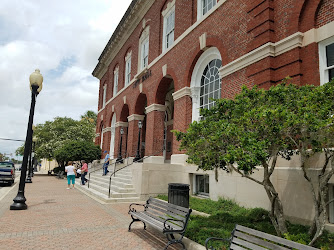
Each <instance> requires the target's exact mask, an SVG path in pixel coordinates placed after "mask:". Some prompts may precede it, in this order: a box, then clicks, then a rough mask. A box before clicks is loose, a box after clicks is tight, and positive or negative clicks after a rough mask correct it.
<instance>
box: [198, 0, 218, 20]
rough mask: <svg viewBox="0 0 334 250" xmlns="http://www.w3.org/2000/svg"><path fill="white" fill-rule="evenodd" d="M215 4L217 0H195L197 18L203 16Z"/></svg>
mask: <svg viewBox="0 0 334 250" xmlns="http://www.w3.org/2000/svg"><path fill="white" fill-rule="evenodd" d="M216 4H217V0H197V7H198V8H197V19H199V18H201V17H202V16H204V15H205V14H206V13H208V11H209V10H211V9H212V8H213V7H214V6H215V5H216Z"/></svg>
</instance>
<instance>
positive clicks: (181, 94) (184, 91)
mask: <svg viewBox="0 0 334 250" xmlns="http://www.w3.org/2000/svg"><path fill="white" fill-rule="evenodd" d="M172 96H173V99H174V101H176V100H178V99H181V98H182V97H184V96H191V90H190V87H184V88H182V89H179V90H178V91H176V92H174V93H173V94H172Z"/></svg>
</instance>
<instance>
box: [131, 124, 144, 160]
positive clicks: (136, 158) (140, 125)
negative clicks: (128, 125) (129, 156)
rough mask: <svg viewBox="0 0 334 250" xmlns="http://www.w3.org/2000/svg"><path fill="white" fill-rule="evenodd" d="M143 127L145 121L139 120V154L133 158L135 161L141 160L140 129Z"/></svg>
mask: <svg viewBox="0 0 334 250" xmlns="http://www.w3.org/2000/svg"><path fill="white" fill-rule="evenodd" d="M142 127H143V123H142V121H138V128H139V131H138V145H137V154H136V156H135V158H134V159H133V161H139V160H140V152H139V150H140V130H141V128H142Z"/></svg>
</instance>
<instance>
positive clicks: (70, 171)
mask: <svg viewBox="0 0 334 250" xmlns="http://www.w3.org/2000/svg"><path fill="white" fill-rule="evenodd" d="M72 164H73V162H72V161H69V162H68V165H67V166H66V167H65V172H66V173H67V185H68V187H67V189H70V184H71V181H72V185H73V188H74V184H75V176H76V175H77V172H76V170H75V167H74V166H72Z"/></svg>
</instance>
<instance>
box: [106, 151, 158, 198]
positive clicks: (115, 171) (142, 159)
mask: <svg viewBox="0 0 334 250" xmlns="http://www.w3.org/2000/svg"><path fill="white" fill-rule="evenodd" d="M163 151H164V149H162V150H159V151H156V152H155V153H153V154H151V155H149V156H144V157H142V158H140V159H139V160H137V161H133V162H131V163H130V164H129V163H128V164H127V165H125V166H124V167H121V168H120V169H117V170H116V163H117V162H115V166H114V172H112V173H111V175H110V177H109V194H108V198H110V191H111V190H110V189H111V177H112V176H116V173H117V172H118V171H120V170H122V169H124V168H127V167H129V166H131V165H132V164H133V163H138V162H143V161H144V159H146V158H149V157H151V156H155V155H157V154H158V153H161V152H163ZM133 156H134V155H133ZM133 156H128V157H127V159H129V158H130V157H133Z"/></svg>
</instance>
